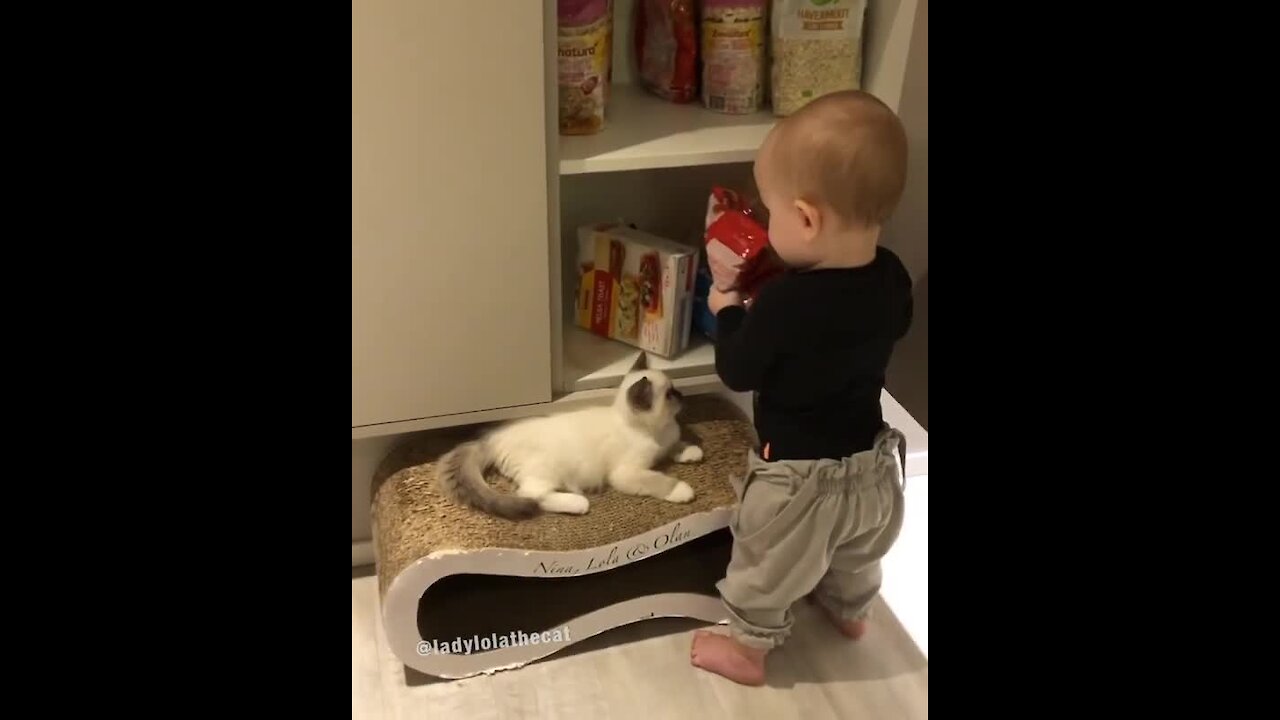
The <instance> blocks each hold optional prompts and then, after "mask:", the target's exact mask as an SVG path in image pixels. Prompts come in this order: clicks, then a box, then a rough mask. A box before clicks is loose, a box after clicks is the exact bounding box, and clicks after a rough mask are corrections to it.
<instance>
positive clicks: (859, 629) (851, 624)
mask: <svg viewBox="0 0 1280 720" xmlns="http://www.w3.org/2000/svg"><path fill="white" fill-rule="evenodd" d="M809 602H811V603H813V604H814V605H817V606H818V607H819V608H820V609H821V610H822V614H823V615H826V616H827V619H828V620H830V621H831V624H832V625H835V626H836V629H837V630H839V631H840V634H841V635H844V636H845V637H847V638H849V639H850V640H857V639H858V638H861V637H862V636H863V635H865V634H867V621H866V620H845V619H843V618H841V617H840V616H839V615H836V614H835V613H833V612H831V611H830V610H828V609H827V606H826V605H823V604H822V603H820V602H818V600H817V599H816V598H814V597H813V596H812V595H810V596H809Z"/></svg>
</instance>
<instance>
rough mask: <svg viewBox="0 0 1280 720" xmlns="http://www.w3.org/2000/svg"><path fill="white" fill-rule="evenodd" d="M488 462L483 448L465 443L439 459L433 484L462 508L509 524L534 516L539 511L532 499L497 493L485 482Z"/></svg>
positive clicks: (536, 503)
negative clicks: (488, 515) (472, 509)
mask: <svg viewBox="0 0 1280 720" xmlns="http://www.w3.org/2000/svg"><path fill="white" fill-rule="evenodd" d="M489 462H490V459H489V457H488V454H487V453H486V451H485V447H484V445H483V444H481V443H479V442H468V443H463V444H461V445H459V446H458V447H456V448H454V449H453V450H451V451H449V453H448V454H447V455H445V456H444V457H442V458H440V462H439V463H438V464H437V470H436V480H437V482H439V483H440V490H441V491H442V492H443V493H444V494H445V495H447V496H448V497H450V498H452V499H453V500H454V502H457V503H459V504H461V505H470V506H471V507H473V508H476V509H477V510H480V511H482V512H487V513H489V514H491V515H497V516H498V517H504V518H507V519H509V520H522V519H524V518H528V517H533V516H534V515H537V514H538V512H539V511H540V510H541V508H540V507H539V506H538V501H537V500H534V499H533V498H526V497H520V496H518V495H507V494H506V493H500V492H498V491H497V490H494V489H493V488H492V487H490V486H489V483H487V482H485V479H484V471H485V468H486V467H488V465H489Z"/></svg>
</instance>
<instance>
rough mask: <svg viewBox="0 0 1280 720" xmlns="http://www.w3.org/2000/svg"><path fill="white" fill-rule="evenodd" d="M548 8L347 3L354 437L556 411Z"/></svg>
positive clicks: (425, 0)
mask: <svg viewBox="0 0 1280 720" xmlns="http://www.w3.org/2000/svg"><path fill="white" fill-rule="evenodd" d="M544 67H545V61H544V55H543V4H542V3H540V2H533V1H532V0H519V1H517V0H503V2H457V1H456V0H455V1H452V2H450V1H446V0H353V2H352V3H351V424H352V426H353V427H354V426H359V425H371V424H376V423H387V422H395V421H401V420H411V419H416V418H422V417H429V416H435V415H445V414H452V413H460V412H467V411H472V410H482V409H489V408H496V407H507V406H512V405H523V404H529V403H538V402H545V401H548V400H550V398H551V326H550V274H549V260H548V242H547V234H548V229H547V228H548V224H547V222H548V220H547V213H548V196H547V187H548V178H547V154H546V153H547V148H546V143H547V138H546V127H547V118H548V115H547V110H548V108H547V107H546V101H545V99H544V98H545V97H546V93H545V92H544V84H545V80H544Z"/></svg>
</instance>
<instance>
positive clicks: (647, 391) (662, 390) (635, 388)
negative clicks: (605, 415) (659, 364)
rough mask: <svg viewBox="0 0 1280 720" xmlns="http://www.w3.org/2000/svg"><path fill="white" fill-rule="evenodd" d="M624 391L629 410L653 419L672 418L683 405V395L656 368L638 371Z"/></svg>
mask: <svg viewBox="0 0 1280 720" xmlns="http://www.w3.org/2000/svg"><path fill="white" fill-rule="evenodd" d="M625 392H626V394H627V407H628V408H630V409H631V412H633V413H635V414H637V415H643V416H647V417H650V418H654V419H657V418H664V419H673V418H675V416H676V415H678V414H679V413H680V409H681V408H682V407H683V405H684V403H683V401H684V395H683V394H681V392H680V391H679V390H677V389H676V387H675V385H674V384H672V382H671V379H670V378H668V377H667V376H666V374H664V373H661V372H659V371H657V370H649V371H646V372H643V373H640V374H639V376H638V378H636V379H635V380H633V381H632V382H631V384H630V385H629V386H627V389H626V391H625Z"/></svg>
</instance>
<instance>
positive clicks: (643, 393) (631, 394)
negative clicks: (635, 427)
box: [627, 377, 653, 412]
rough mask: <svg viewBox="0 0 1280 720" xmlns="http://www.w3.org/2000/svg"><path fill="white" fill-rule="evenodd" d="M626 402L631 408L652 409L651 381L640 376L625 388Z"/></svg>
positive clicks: (645, 410)
mask: <svg viewBox="0 0 1280 720" xmlns="http://www.w3.org/2000/svg"><path fill="white" fill-rule="evenodd" d="M627 403H628V404H629V405H631V408H632V409H633V410H638V411H640V412H648V411H650V410H652V409H653V383H651V382H649V378H647V377H642V378H640V379H639V380H637V381H635V382H634V383H632V384H631V387H629V388H627Z"/></svg>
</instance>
